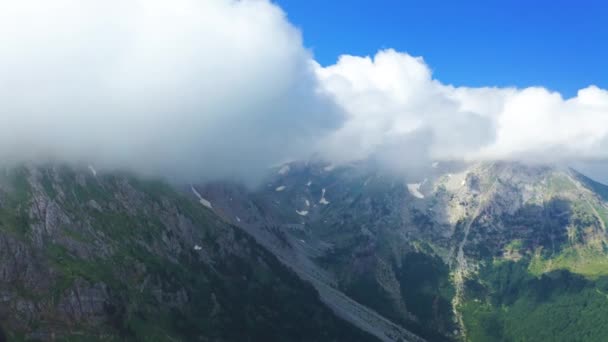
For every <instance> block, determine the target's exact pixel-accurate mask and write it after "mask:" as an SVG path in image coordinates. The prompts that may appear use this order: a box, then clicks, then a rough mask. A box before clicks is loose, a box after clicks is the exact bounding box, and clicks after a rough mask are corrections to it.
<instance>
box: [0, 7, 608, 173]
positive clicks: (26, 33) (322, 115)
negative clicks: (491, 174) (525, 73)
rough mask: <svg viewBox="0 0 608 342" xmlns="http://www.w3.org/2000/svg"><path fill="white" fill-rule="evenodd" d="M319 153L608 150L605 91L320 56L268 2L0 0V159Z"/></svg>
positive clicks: (391, 58)
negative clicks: (568, 91)
mask: <svg viewBox="0 0 608 342" xmlns="http://www.w3.org/2000/svg"><path fill="white" fill-rule="evenodd" d="M564 67H567V66H564ZM314 154H316V155H321V156H323V157H325V158H327V159H329V160H331V161H333V162H346V161H350V160H356V159H362V158H369V157H373V158H377V159H379V160H381V161H384V162H386V163H387V165H391V166H395V167H406V166H409V165H416V164H418V163H424V164H427V163H428V161H429V160H431V159H432V160H437V159H531V160H541V161H548V162H549V161H569V160H577V159H606V158H608V92H607V91H606V90H602V89H599V88H597V87H594V86H590V87H587V88H584V89H582V90H580V91H579V93H578V96H576V97H574V98H571V99H563V98H562V97H561V96H560V95H559V94H558V93H554V92H550V91H548V90H546V89H544V88H541V87H538V88H527V89H516V88H491V87H489V88H466V87H453V86H450V85H446V84H442V83H441V82H440V81H438V80H436V79H433V77H432V73H431V70H430V68H429V67H428V66H427V65H426V64H425V62H424V61H423V59H422V58H415V57H412V56H410V55H407V54H405V53H399V52H395V51H393V50H385V51H380V52H378V54H377V55H376V56H374V57H373V58H370V57H356V56H348V55H345V56H342V57H341V58H340V59H339V61H338V62H337V63H336V64H335V65H332V66H327V67H321V66H319V65H318V64H316V63H315V62H314V59H313V57H312V56H311V54H310V53H309V51H308V50H306V48H305V47H303V45H302V40H301V37H300V32H299V31H298V30H297V29H295V28H294V27H293V26H292V25H291V24H290V23H289V22H288V21H287V19H286V17H285V14H284V13H283V12H282V11H281V9H280V8H278V7H277V6H276V5H273V4H272V3H270V2H269V1H267V0H249V1H247V0H244V1H236V0H205V1H200V0H104V1H101V0H100V1H81V0H54V1H47V0H19V1H2V2H0V160H2V161H3V162H20V161H29V160H61V161H68V162H77V163H90V164H93V165H95V167H97V168H98V169H102V168H126V169H130V170H133V171H138V172H143V173H147V174H153V175H163V176H168V177H171V178H176V179H180V180H188V181H194V180H199V179H210V178H218V177H240V178H241V179H244V180H246V181H253V180H255V179H258V178H259V176H260V175H261V174H263V173H264V172H265V170H266V168H267V167H268V166H270V165H273V164H276V163H279V162H282V161H285V160H288V159H297V158H307V157H309V156H311V155H314Z"/></svg>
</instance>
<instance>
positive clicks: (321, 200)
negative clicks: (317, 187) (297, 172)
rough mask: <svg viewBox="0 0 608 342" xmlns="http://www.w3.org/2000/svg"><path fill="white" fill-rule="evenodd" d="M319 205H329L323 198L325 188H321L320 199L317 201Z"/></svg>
mask: <svg viewBox="0 0 608 342" xmlns="http://www.w3.org/2000/svg"><path fill="white" fill-rule="evenodd" d="M319 203H321V204H323V205H327V204H329V201H328V200H327V199H326V198H325V188H323V190H322V191H321V199H320V200H319Z"/></svg>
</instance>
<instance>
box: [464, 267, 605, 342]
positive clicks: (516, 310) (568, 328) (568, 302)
mask: <svg viewBox="0 0 608 342" xmlns="http://www.w3.org/2000/svg"><path fill="white" fill-rule="evenodd" d="M607 287H608V277H605V276H603V277H598V278H597V279H596V280H589V279H586V278H583V277H582V276H580V275H576V274H573V273H571V272H569V271H567V270H558V271H552V272H549V273H545V274H542V275H540V276H538V277H537V276H535V275H533V274H531V273H530V272H528V265H527V264H526V262H524V261H520V262H512V261H506V262H502V263H493V264H491V265H489V266H486V267H485V268H484V269H482V270H481V271H480V274H479V278H477V279H475V280H471V281H469V282H468V283H467V287H466V294H467V299H466V301H465V303H464V304H463V305H462V307H461V308H460V310H461V312H462V314H463V317H464V321H465V327H466V332H467V339H468V340H470V341H604V340H605V336H608V324H606V323H607V318H606V317H608V296H607V295H606V289H607Z"/></svg>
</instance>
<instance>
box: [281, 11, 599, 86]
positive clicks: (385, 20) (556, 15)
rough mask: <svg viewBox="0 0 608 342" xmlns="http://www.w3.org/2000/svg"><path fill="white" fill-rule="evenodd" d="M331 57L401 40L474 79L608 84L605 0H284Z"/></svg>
mask: <svg viewBox="0 0 608 342" xmlns="http://www.w3.org/2000/svg"><path fill="white" fill-rule="evenodd" d="M275 3H277V4H279V5H280V6H281V7H282V8H283V9H284V10H285V11H286V12H287V14H288V17H289V20H290V21H291V22H292V23H294V24H295V25H296V26H298V27H299V28H300V29H301V30H302V32H303V35H304V41H305V44H306V46H307V47H309V48H311V49H312V50H313V52H314V55H315V58H316V59H317V61H319V62H320V63H321V64H323V65H328V64H333V63H334V62H335V61H336V58H337V57H338V56H339V55H340V54H345V53H347V54H354V55H373V54H374V53H375V52H376V51H377V50H378V49H382V48H394V49H396V50H398V51H402V52H408V53H409V54H411V55H415V56H423V57H424V58H425V60H426V62H427V63H428V64H429V66H430V67H431V68H432V69H433V73H434V77H435V78H437V79H439V80H441V81H442V82H444V83H450V84H454V85H465V86H518V87H526V86H534V85H539V86H544V87H546V88H549V89H551V90H556V91H559V92H561V93H562V94H563V95H564V96H565V97H571V96H574V95H576V91H577V90H578V89H580V88H583V87H586V86H588V85H590V84H595V85H597V86H600V87H602V88H606V87H608V4H602V2H601V1H586V0H583V1H581V0H578V1H574V0H572V1H565V0H553V1H546V0H542V1H530V0H528V1H523V0H508V1H506V0H505V1H491V0H490V1H438V0H424V1H423V0H417V1H410V0H401V1H400V0H375V1H372V0H349V1H345V0H305V1H303V0H275Z"/></svg>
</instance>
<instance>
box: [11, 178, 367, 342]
mask: <svg viewBox="0 0 608 342" xmlns="http://www.w3.org/2000/svg"><path fill="white" fill-rule="evenodd" d="M0 302H1V304H0V326H1V329H0V332H1V334H0V335H2V336H0V337H3V338H6V339H8V340H10V341H13V340H72V341H91V340H104V341H106V340H108V341H112V340H116V341H118V340H120V341H123V340H133V341H135V340H139V341H176V340H184V341H372V340H375V339H374V338H372V337H371V336H369V335H367V334H365V333H363V332H360V331H359V330H357V329H355V328H354V327H352V326H350V325H349V324H347V323H345V322H344V321H342V320H341V319H339V318H337V317H336V316H334V315H333V313H332V312H331V311H330V310H329V309H327V308H326V307H325V306H324V305H323V304H322V303H321V302H320V300H319V298H318V294H317V292H316V291H315V290H314V288H313V287H312V286H310V285H308V284H306V283H305V282H303V281H301V280H300V279H299V278H298V277H297V276H296V275H295V274H294V273H293V272H292V271H290V270H289V269H287V268H286V267H284V266H283V265H282V264H281V263H280V262H279V261H278V260H277V259H276V258H275V257H274V256H273V255H272V254H270V253H269V252H267V251H266V250H265V249H263V248H261V247H260V246H259V245H258V244H257V243H256V242H255V241H254V240H253V239H252V238H250V237H249V236H248V235H246V234H245V233H244V232H243V231H241V230H240V229H239V228H236V227H234V226H231V225H229V224H227V223H225V222H224V221H222V220H220V219H219V218H218V217H217V216H215V214H213V213H212V212H211V211H209V210H208V209H206V208H205V207H204V206H201V205H200V203H198V202H196V200H195V199H194V198H190V197H188V196H186V195H183V194H181V193H179V192H177V191H175V190H174V189H173V188H172V187H170V186H168V185H167V184H164V183H162V182H157V181H147V180H141V179H137V178H136V177H133V176H130V175H126V174H105V175H103V174H96V173H95V172H90V171H89V170H86V169H83V170H78V169H71V168H67V167H57V166H47V167H21V168H16V169H6V170H2V172H1V176H0Z"/></svg>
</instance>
